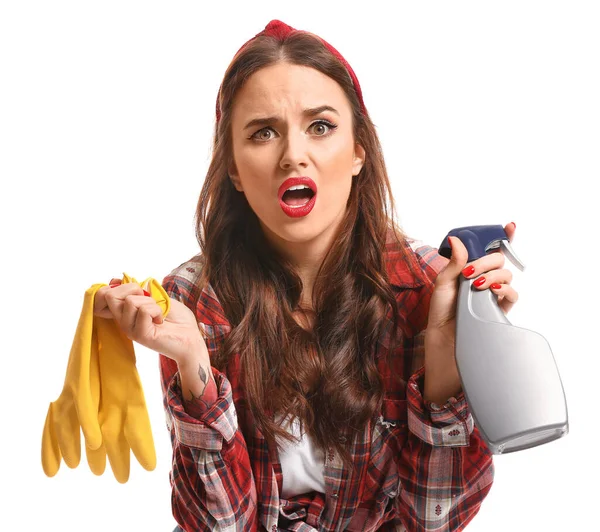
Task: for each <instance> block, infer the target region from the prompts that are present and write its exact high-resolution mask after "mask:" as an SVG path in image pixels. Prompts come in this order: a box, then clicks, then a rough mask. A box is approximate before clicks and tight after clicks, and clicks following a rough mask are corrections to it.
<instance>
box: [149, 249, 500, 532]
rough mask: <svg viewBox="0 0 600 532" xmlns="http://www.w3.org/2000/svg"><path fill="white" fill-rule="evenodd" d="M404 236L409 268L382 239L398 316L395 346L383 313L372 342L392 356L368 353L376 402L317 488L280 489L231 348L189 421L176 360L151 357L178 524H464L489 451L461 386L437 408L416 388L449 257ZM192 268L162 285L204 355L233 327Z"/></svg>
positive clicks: (436, 527) (442, 528)
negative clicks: (379, 403)
mask: <svg viewBox="0 0 600 532" xmlns="http://www.w3.org/2000/svg"><path fill="white" fill-rule="evenodd" d="M409 244H410V250H411V258H412V260H413V269H414V270H415V271H417V272H419V273H420V275H419V276H418V277H415V276H414V275H413V274H412V273H411V272H410V270H409V269H408V268H407V265H406V263H405V262H404V261H403V260H401V257H402V256H401V255H400V254H399V253H398V249H397V248H394V245H391V244H388V245H387V247H386V257H387V262H386V264H387V271H388V274H389V278H390V283H391V285H392V288H393V289H394V290H395V292H396V300H397V302H398V307H399V309H400V313H401V316H402V317H403V319H404V321H405V324H404V325H403V326H402V331H403V336H402V339H401V341H400V342H399V343H396V344H395V345H390V344H391V341H390V336H391V334H390V332H391V331H390V329H391V324H392V322H391V320H390V322H389V324H390V327H387V328H386V329H385V330H386V333H385V334H384V335H383V337H382V338H381V340H380V345H379V352H380V353H381V354H382V355H383V354H387V353H389V352H390V351H391V352H392V358H391V364H390V363H385V360H386V358H387V357H384V356H379V357H378V360H379V370H380V373H381V375H382V377H383V382H384V386H385V390H386V392H385V399H384V403H383V407H382V409H381V412H380V413H379V415H378V416H375V417H374V418H373V420H372V421H371V422H370V423H369V424H368V425H367V427H366V428H365V430H364V433H363V434H362V435H360V436H359V437H357V438H355V439H354V441H353V442H352V446H351V454H352V457H353V462H354V469H353V471H352V472H350V471H348V470H347V469H346V468H344V466H343V464H342V462H341V460H340V458H339V456H337V455H336V454H335V453H333V452H331V451H330V452H328V453H326V455H327V456H326V462H325V470H324V471H325V493H324V494H323V493H319V492H312V493H307V494H303V495H298V496H295V497H292V498H290V499H284V498H282V496H281V495H280V494H281V489H282V474H281V465H280V463H279V459H278V454H277V449H272V448H270V447H269V446H268V445H267V444H266V442H265V439H264V438H263V437H262V435H261V434H260V433H259V432H258V431H257V430H256V428H255V427H254V426H252V424H251V423H248V422H247V420H248V419H249V418H248V409H247V405H246V404H245V402H244V401H243V392H242V390H241V381H240V362H239V357H235V356H234V357H232V359H231V360H230V362H229V363H228V366H227V368H226V371H225V372H219V371H217V370H216V369H215V368H213V374H214V376H215V380H216V383H217V387H218V390H219V397H218V399H217V401H216V403H215V404H214V405H212V406H211V407H210V408H209V409H208V410H207V411H206V412H205V413H204V414H202V415H201V416H200V417H199V418H198V419H196V418H194V417H192V416H191V415H189V414H188V413H187V412H186V410H185V408H184V405H183V401H182V395H181V389H180V381H179V374H178V372H177V365H176V364H175V362H173V361H172V360H170V359H169V358H167V357H165V356H164V355H160V369H161V376H162V387H163V394H164V406H165V411H166V415H167V427H168V429H169V431H170V434H171V442H172V445H173V464H172V471H171V473H170V480H171V485H172V508H173V515H174V517H175V519H176V521H177V522H178V523H179V525H180V526H181V528H183V529H184V530H186V531H204V530H206V531H214V530H227V531H255V530H267V531H275V530H297V531H303V532H307V531H314V530H317V531H339V530H349V531H353V530H361V531H375V530H380V531H391V530H394V531H411V532H412V531H415V532H416V531H436V532H449V531H457V530H463V528H464V527H465V526H466V525H467V523H469V521H471V520H472V519H473V517H474V516H475V515H476V514H477V512H478V511H479V508H480V506H481V503H482V501H483V499H484V498H485V496H486V495H487V494H488V492H489V491H490V489H491V486H492V481H493V477H494V465H493V462H492V455H491V453H490V451H489V450H488V448H487V446H486V445H485V443H484V442H483V440H482V439H481V436H480V434H479V431H478V430H477V427H475V426H474V424H473V418H472V416H471V414H470V412H469V409H468V405H467V403H466V401H465V397H464V393H461V394H460V395H459V396H458V397H456V398H450V399H449V400H448V401H447V402H446V404H445V405H439V406H438V405H435V404H433V403H430V402H425V401H424V400H423V397H422V391H423V375H424V368H423V363H424V329H425V327H426V325H427V315H428V310H429V301H430V296H431V293H432V291H433V283H434V281H435V278H436V276H437V275H438V273H439V272H440V271H441V270H442V269H443V268H444V267H445V265H446V264H447V263H448V259H446V258H444V257H442V256H441V255H439V254H438V252H437V249H435V248H432V247H430V246H428V245H425V244H423V243H422V242H421V241H416V240H409ZM397 245H398V244H395V246H397ZM201 268H202V260H201V256H200V255H197V256H195V257H193V258H192V259H190V260H189V261H187V262H185V263H183V264H181V265H180V266H178V267H177V268H175V269H174V270H173V271H172V272H171V273H170V274H169V275H167V276H166V277H165V279H164V280H163V286H164V288H165V290H166V291H167V293H168V294H169V295H170V296H171V297H172V298H174V299H177V300H179V301H181V302H183V303H184V304H186V305H187V306H188V307H190V308H191V309H192V310H194V311H195V313H196V317H197V319H198V324H199V326H200V328H201V330H202V332H203V335H204V337H205V339H206V343H207V347H208V350H209V353H210V354H211V355H212V354H213V353H215V352H216V351H217V350H218V349H219V348H220V346H222V344H223V341H224V339H225V338H226V336H227V334H228V333H229V332H230V330H231V325H230V324H229V322H228V321H227V318H226V317H225V316H224V313H223V309H222V307H221V305H220V304H219V301H218V300H217V297H216V295H215V293H214V291H213V289H212V287H211V286H210V285H209V286H208V287H206V288H205V289H203V290H202V291H199V289H198V287H197V286H196V285H195V284H194V280H195V279H196V278H197V275H198V272H199V270H200V269H201ZM388 318H389V317H388ZM388 331H389V332H388Z"/></svg>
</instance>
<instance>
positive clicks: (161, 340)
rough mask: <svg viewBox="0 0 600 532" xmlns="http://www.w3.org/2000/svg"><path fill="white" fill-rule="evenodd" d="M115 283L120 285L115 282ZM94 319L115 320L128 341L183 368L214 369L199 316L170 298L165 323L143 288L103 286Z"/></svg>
mask: <svg viewBox="0 0 600 532" xmlns="http://www.w3.org/2000/svg"><path fill="white" fill-rule="evenodd" d="M115 282H116V283H119V282H120V281H119V280H114V279H113V280H112V281H111V283H115ZM94 316H97V317H99V318H104V319H114V320H115V321H116V322H117V324H118V325H119V327H120V329H121V330H122V331H123V332H124V333H125V335H126V336H127V338H129V339H130V340H132V341H135V342H137V343H138V344H141V345H143V346H145V347H147V348H148V349H152V350H153V351H156V352H158V353H161V354H163V355H165V356H166V357H169V358H171V359H173V360H174V361H175V362H177V364H178V365H180V366H181V365H182V364H183V365H188V364H189V363H190V362H193V363H196V362H200V363H201V364H202V365H205V366H210V359H209V355H208V349H207V347H206V343H205V341H204V338H203V337H202V334H201V333H200V329H199V328H198V322H197V321H196V316H194V313H193V312H192V311H191V310H190V309H189V308H188V307H187V306H185V305H184V304H183V303H181V302H180V301H177V300H176V299H173V298H170V309H169V313H168V314H167V316H166V318H164V320H163V316H162V309H161V308H160V307H159V306H158V303H156V301H155V300H154V299H153V298H152V297H148V296H146V295H144V290H143V289H142V287H141V286H140V285H139V284H136V283H126V284H119V285H116V286H112V287H111V286H103V287H102V288H100V289H99V290H98V291H97V292H96V294H95V296H94Z"/></svg>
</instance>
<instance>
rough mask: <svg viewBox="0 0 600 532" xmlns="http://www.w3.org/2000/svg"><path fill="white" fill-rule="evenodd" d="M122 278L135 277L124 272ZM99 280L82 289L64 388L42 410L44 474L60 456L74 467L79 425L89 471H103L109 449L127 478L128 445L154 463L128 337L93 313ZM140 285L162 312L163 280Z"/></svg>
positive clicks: (165, 301)
mask: <svg viewBox="0 0 600 532" xmlns="http://www.w3.org/2000/svg"><path fill="white" fill-rule="evenodd" d="M122 282H123V283H126V282H134V283H137V281H136V280H135V279H134V278H132V277H130V276H128V275H127V274H125V273H124V274H123V281H122ZM138 284H139V283H138ZM103 286H106V284H95V285H93V286H92V287H91V288H89V289H88V290H87V291H86V296H85V300H84V306H83V310H82V314H81V317H80V319H79V325H78V327H77V331H76V334H75V339H74V341H73V347H72V348H71V355H70V358H69V363H68V366H67V376H66V378H65V386H64V388H63V393H62V394H61V396H60V397H59V399H58V400H57V401H54V402H53V403H51V404H50V408H49V409H48V415H47V416H46V423H45V425H44V433H43V437H42V465H43V468H44V472H45V473H46V475H48V476H54V475H55V474H56V472H57V471H58V469H59V467H60V460H61V456H62V458H63V459H64V460H65V463H66V464H67V466H69V467H71V468H73V467H77V465H78V464H79V461H80V456H81V449H80V438H79V426H81V428H82V430H83V431H84V437H85V441H86V447H85V449H86V455H87V460H88V464H89V466H90V469H91V470H92V472H93V473H95V474H96V475H101V474H102V473H103V472H104V470H105V467H106V456H107V455H108V458H109V461H110V464H111V467H112V469H113V473H114V475H115V478H116V479H117V480H118V481H119V482H121V483H124V482H127V480H128V478H129V458H130V457H129V450H130V448H131V450H132V451H133V452H134V454H135V456H136V458H137V459H138V461H139V462H140V464H141V465H142V467H144V468H145V469H147V470H153V469H154V468H155V467H156V453H155V450H154V441H153V438H152V430H151V427H150V420H149V418H148V412H147V409H146V402H145V399H144V393H143V389H142V385H141V382H140V379H139V375H138V373H137V369H136V367H135V353H134V350H133V343H132V342H131V340H130V339H129V338H127V336H126V335H125V334H123V333H122V331H121V329H120V328H119V326H118V325H117V323H116V322H115V321H114V320H112V319H111V320H109V319H104V318H96V317H94V313H93V308H94V299H93V298H94V295H95V293H96V292H97V291H98V290H99V289H100V288H102V287H103ZM141 286H142V287H143V288H144V289H145V290H146V291H148V292H149V293H150V295H151V296H152V297H153V298H154V300H155V301H156V302H157V303H158V305H159V306H160V307H161V308H162V310H163V317H166V315H167V314H168V312H169V308H170V299H169V296H168V294H167V293H166V292H165V290H164V289H163V288H162V285H161V284H160V283H159V282H158V281H156V280H155V279H152V278H148V279H146V280H145V281H144V282H143V283H142V285H141ZM82 416H83V419H81V418H82Z"/></svg>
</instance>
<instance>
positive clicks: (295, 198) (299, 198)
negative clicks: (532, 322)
mask: <svg viewBox="0 0 600 532" xmlns="http://www.w3.org/2000/svg"><path fill="white" fill-rule="evenodd" d="M314 195H315V193H314V192H313V191H312V190H311V189H310V188H309V187H307V186H305V185H298V186H295V187H292V188H290V189H288V190H286V191H285V193H284V194H283V197H282V198H281V199H282V201H283V202H284V203H285V204H286V205H289V206H290V207H301V206H302V205H306V204H307V203H308V202H309V201H310V200H311V199H312V197H313V196H314Z"/></svg>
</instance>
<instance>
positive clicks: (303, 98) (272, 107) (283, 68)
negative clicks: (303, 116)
mask: <svg viewBox="0 0 600 532" xmlns="http://www.w3.org/2000/svg"><path fill="white" fill-rule="evenodd" d="M325 104H328V105H331V106H332V107H335V108H336V109H337V110H338V111H340V113H342V112H347V113H350V103H349V102H348V99H347V98H346V95H345V93H344V91H343V90H342V88H341V87H340V86H339V85H338V83H337V82H336V81H334V80H333V79H332V78H330V77H329V76H326V75H325V74H323V73H321V72H319V71H318V70H316V69H314V68H311V67H306V66H301V65H291V64H289V63H278V64H276V65H271V66H268V67H264V68H261V69H260V70H258V71H257V72H255V73H254V74H252V76H250V77H249V78H248V80H247V81H246V83H245V84H244V85H243V87H242V88H241V89H240V90H239V92H238V93H237V94H236V96H235V99H234V103H233V118H234V120H235V117H236V115H237V116H244V117H245V116H249V115H257V114H263V113H266V114H269V113H277V112H279V111H280V110H281V109H282V108H289V109H290V110H291V111H298V112H301V111H302V109H304V108H308V107H317V106H319V105H325Z"/></svg>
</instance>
